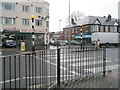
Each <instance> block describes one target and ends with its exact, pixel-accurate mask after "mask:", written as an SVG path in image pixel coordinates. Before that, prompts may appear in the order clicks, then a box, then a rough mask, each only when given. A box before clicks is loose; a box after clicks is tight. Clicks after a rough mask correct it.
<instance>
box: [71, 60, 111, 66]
mask: <svg viewBox="0 0 120 90" xmlns="http://www.w3.org/2000/svg"><path fill="white" fill-rule="evenodd" d="M101 61H102V60H100V61H93V62H80V63H73V64H71V65H72V66H74V67H75V66H88V65H95V64H102V63H103V61H102V62H101ZM106 62H107V63H108V62H111V61H110V60H106Z"/></svg>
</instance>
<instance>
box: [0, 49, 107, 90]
mask: <svg viewBox="0 0 120 90" xmlns="http://www.w3.org/2000/svg"><path fill="white" fill-rule="evenodd" d="M103 52H104V53H103ZM105 53H106V52H105V49H104V50H103V48H101V49H100V50H96V49H95V48H94V47H83V48H80V47H64V48H57V49H52V50H42V51H36V52H33V53H26V54H20V55H13V56H7V57H2V60H1V61H2V63H3V80H2V81H1V83H0V84H2V88H3V89H4V90H5V89H8V88H9V89H12V88H15V89H16V88H25V89H31V88H32V89H36V88H51V87H53V86H54V85H57V86H60V85H61V83H62V84H65V83H67V82H69V81H71V80H76V79H78V78H81V77H88V76H91V75H94V74H96V73H104V75H105V67H106V56H105ZM103 60H104V61H103Z"/></svg>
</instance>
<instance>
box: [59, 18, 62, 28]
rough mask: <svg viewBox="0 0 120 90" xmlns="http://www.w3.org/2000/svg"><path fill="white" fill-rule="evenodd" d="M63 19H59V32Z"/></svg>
mask: <svg viewBox="0 0 120 90" xmlns="http://www.w3.org/2000/svg"><path fill="white" fill-rule="evenodd" d="M61 21H62V20H61V19H59V30H61Z"/></svg>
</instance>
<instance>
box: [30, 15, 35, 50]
mask: <svg viewBox="0 0 120 90" xmlns="http://www.w3.org/2000/svg"><path fill="white" fill-rule="evenodd" d="M31 19H32V51H33V52H34V51H35V35H34V31H35V20H34V19H35V16H34V15H32V16H31Z"/></svg>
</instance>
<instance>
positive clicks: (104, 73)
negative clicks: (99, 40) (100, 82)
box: [103, 46, 106, 76]
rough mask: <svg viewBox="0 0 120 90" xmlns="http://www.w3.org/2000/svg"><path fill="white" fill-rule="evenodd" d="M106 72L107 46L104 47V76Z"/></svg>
mask: <svg viewBox="0 0 120 90" xmlns="http://www.w3.org/2000/svg"><path fill="white" fill-rule="evenodd" d="M105 72H106V46H105V47H103V76H105Z"/></svg>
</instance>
